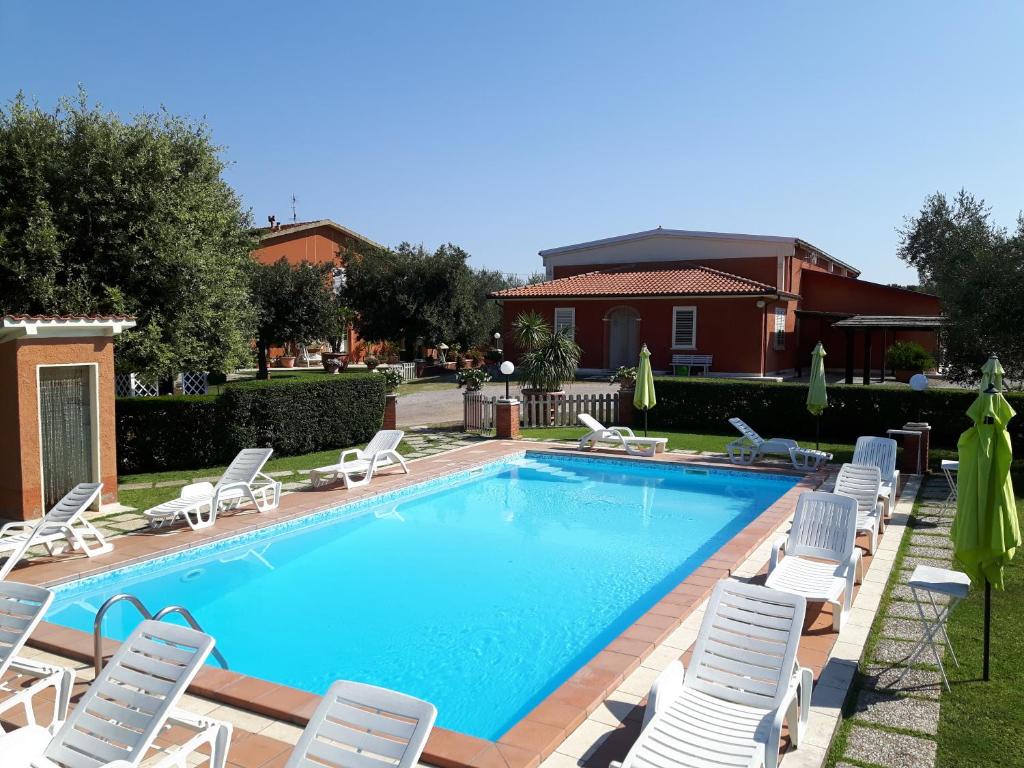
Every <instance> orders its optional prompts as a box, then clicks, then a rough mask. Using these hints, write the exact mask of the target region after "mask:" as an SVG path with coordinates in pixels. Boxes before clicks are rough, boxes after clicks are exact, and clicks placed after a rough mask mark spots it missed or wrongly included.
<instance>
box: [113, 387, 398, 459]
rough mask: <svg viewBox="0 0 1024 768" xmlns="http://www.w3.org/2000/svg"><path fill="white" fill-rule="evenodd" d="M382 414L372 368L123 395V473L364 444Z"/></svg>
mask: <svg viewBox="0 0 1024 768" xmlns="http://www.w3.org/2000/svg"><path fill="white" fill-rule="evenodd" d="M383 418H384V379H383V377H381V376H376V375H372V374H347V375H345V376H331V377H327V376H325V377H323V378H322V379H317V380H308V379H281V380H275V379H270V380H268V381H251V382H245V383H239V384H233V385H231V386H230V387H227V388H226V389H225V391H224V393H223V394H220V395H217V396H211V395H207V396H203V397H157V398H134V399H119V400H118V401H117V443H118V446H117V450H118V469H119V471H120V472H121V473H125V474H127V473H132V472H150V471H159V470H170V469H192V468H200V467H207V466H213V465H217V464H224V463H227V462H229V461H230V460H231V459H232V458H233V457H234V456H235V454H236V453H238V451H240V450H241V449H242V448H258V447H264V446H267V447H271V448H273V449H274V452H275V454H276V455H278V456H296V455H300V454H305V453H313V452H315V451H323V450H328V449H330V448H343V447H346V446H349V445H354V444H356V443H362V442H365V441H367V440H369V439H370V437H371V436H372V435H373V434H374V433H375V432H376V431H377V430H378V429H380V425H381V422H382V421H383Z"/></svg>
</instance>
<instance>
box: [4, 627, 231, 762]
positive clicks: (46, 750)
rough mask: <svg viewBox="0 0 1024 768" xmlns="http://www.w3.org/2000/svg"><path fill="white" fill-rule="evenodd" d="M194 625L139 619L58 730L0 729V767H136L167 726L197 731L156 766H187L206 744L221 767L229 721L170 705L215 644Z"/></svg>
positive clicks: (227, 739) (229, 730)
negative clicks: (0, 764)
mask: <svg viewBox="0 0 1024 768" xmlns="http://www.w3.org/2000/svg"><path fill="white" fill-rule="evenodd" d="M213 644H214V641H213V638H212V637H210V636H209V635H205V634H203V633H202V632H197V631H196V630H194V629H189V628H187V627H181V626H178V625H176V624H169V623H166V622H161V621H143V622H142V623H141V624H139V626H138V627H136V629H135V631H134V632H132V634H131V635H130V636H129V637H128V639H127V640H125V641H124V643H123V644H122V645H121V647H120V648H118V650H117V653H115V654H114V656H113V658H111V659H110V661H109V662H108V663H107V666H105V667H104V668H103V670H102V671H101V672H100V674H99V676H98V677H97V678H96V680H95V682H93V683H92V685H90V686H89V688H88V689H87V690H86V691H85V693H84V694H82V699H81V701H80V702H79V703H78V705H77V706H76V707H75V708H74V709H73V710H71V714H70V715H69V716H68V718H67V720H66V721H65V722H64V724H63V725H62V726H61V727H60V728H59V729H58V730H57V732H56V733H51V732H50V731H49V730H48V729H46V728H43V727H42V726H39V725H30V726H26V727H24V728H19V729H18V730H16V731H13V732H11V733H9V734H6V735H4V736H0V755H3V765H4V768H22V767H24V768H28V767H29V766H31V768H58V767H59V766H65V767H66V768H98V767H99V766H107V768H110V765H116V766H117V768H135V766H138V765H139V764H140V763H142V761H143V759H145V758H146V757H147V752H148V750H149V748H150V747H151V746H152V744H153V741H154V740H155V739H156V738H157V736H159V735H160V733H161V731H162V730H163V728H164V726H166V725H182V726H185V727H186V728H188V729H190V730H195V731H197V733H196V735H195V736H193V737H192V738H191V739H189V740H188V741H187V742H186V743H185V744H183V745H182V746H181V747H180V748H179V749H178V750H176V751H174V752H172V753H171V754H168V755H165V756H164V757H162V758H161V759H159V760H158V761H156V762H155V763H154V764H153V768H167V767H169V766H175V768H185V766H186V765H192V764H193V763H192V762H186V761H187V758H188V757H189V755H192V754H194V753H195V752H196V751H197V750H198V749H199V748H200V747H201V746H203V745H208V748H209V750H210V761H209V763H210V766H211V768H224V765H225V763H226V759H227V750H228V743H229V741H230V739H231V726H230V724H228V723H222V722H219V721H217V720H212V719H210V718H206V717H196V716H194V715H190V714H187V713H184V712H180V711H174V706H175V705H176V704H177V703H178V700H179V699H180V698H181V696H182V694H184V693H185V689H186V688H187V687H188V685H189V683H191V682H192V680H193V678H194V677H195V676H196V674H197V673H198V672H199V670H200V669H201V668H202V665H203V661H204V660H205V659H206V656H207V655H208V654H209V653H210V650H211V649H212V648H213Z"/></svg>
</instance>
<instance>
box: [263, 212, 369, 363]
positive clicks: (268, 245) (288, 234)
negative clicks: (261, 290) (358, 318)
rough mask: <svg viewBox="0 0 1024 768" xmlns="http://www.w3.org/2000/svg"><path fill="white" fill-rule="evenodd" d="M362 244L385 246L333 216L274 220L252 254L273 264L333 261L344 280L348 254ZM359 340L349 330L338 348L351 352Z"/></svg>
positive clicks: (336, 272) (335, 275) (337, 272)
mask: <svg viewBox="0 0 1024 768" xmlns="http://www.w3.org/2000/svg"><path fill="white" fill-rule="evenodd" d="M363 246H371V247H374V248H383V247H384V246H382V245H380V244H379V243H375V242H374V241H373V240H371V239H370V238H368V237H365V236H363V235H360V234H359V233H358V232H354V231H352V230H351V229H348V228H347V227H343V226H341V224H337V223H336V222H333V221H331V220H330V219H319V220H317V221H302V222H297V223H294V224H278V223H276V222H274V221H273V220H271V226H270V227H267V228H266V229H263V230H260V241H259V248H257V249H256V250H255V251H253V252H252V257H253V258H254V259H256V261H258V262H260V263H261V264H274V263H276V262H278V261H280V260H281V259H286V260H287V261H288V263H289V264H292V265H296V266H297V265H298V264H301V263H302V262H307V263H309V264H314V265H321V264H334V265H335V266H334V279H335V280H336V281H339V282H343V281H344V279H345V256H346V254H348V253H349V252H351V251H352V250H354V249H358V248H360V247H363ZM358 341H359V338H358V336H357V335H356V333H355V331H354V330H352V329H350V330H349V332H348V338H347V339H345V345H344V346H345V348H344V349H338V350H335V351H336V352H351V351H352V349H353V348H354V347H355V345H356V343H357V342H358Z"/></svg>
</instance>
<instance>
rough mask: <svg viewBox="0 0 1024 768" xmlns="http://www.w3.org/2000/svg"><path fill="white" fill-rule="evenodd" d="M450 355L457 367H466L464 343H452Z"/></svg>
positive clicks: (459, 368) (457, 368) (460, 368)
mask: <svg viewBox="0 0 1024 768" xmlns="http://www.w3.org/2000/svg"><path fill="white" fill-rule="evenodd" d="M449 355H450V356H451V358H452V360H454V361H455V369H456V370H459V371H461V370H462V369H463V368H465V367H466V358H465V357H463V355H462V345H461V344H452V346H451V348H450V351H449Z"/></svg>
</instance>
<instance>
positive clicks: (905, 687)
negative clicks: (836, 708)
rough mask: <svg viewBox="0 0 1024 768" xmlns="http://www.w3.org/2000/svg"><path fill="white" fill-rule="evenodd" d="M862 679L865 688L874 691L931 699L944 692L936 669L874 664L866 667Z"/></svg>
mask: <svg viewBox="0 0 1024 768" xmlns="http://www.w3.org/2000/svg"><path fill="white" fill-rule="evenodd" d="M904 673H906V674H904ZM901 675H902V676H903V677H902V679H900V676H901ZM862 680H863V683H864V687H865V688H868V689H870V690H874V691H881V692H889V693H904V694H910V695H913V696H924V697H926V698H929V699H938V698H939V696H940V695H941V694H942V678H941V677H939V673H938V671H937V670H935V669H916V668H910V669H908V668H906V667H890V666H883V665H877V664H872V665H870V666H868V667H867V668H865V670H864V673H863V676H862Z"/></svg>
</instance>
